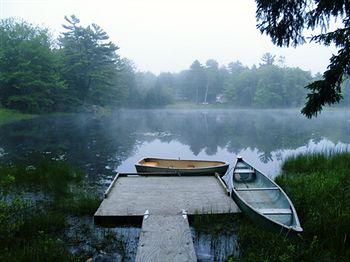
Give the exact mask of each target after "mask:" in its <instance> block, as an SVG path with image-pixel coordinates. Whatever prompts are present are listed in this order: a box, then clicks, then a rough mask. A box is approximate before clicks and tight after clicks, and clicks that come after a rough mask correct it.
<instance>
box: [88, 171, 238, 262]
mask: <svg viewBox="0 0 350 262" xmlns="http://www.w3.org/2000/svg"><path fill="white" fill-rule="evenodd" d="M145 211H147V212H146V213H147V215H145ZM238 212H240V210H239V208H238V206H237V205H236V204H235V202H234V201H233V200H232V198H231V197H230V195H229V190H228V189H227V187H226V185H225V183H224V182H223V180H222V179H221V178H220V177H219V176H218V175H215V176H214V175H203V176H178V175H169V174H163V175H161V174H152V175H150V174H148V175H135V174H117V175H116V177H115V178H114V180H113V182H112V183H111V185H110V186H109V188H108V189H107V191H106V193H105V199H104V200H103V201H102V203H101V205H100V207H99V208H98V210H97V211H96V213H95V215H94V220H95V223H96V224H100V225H104V224H113V223H116V222H121V221H123V222H127V223H129V222H135V221H137V222H140V223H141V221H142V229H141V235H140V240H139V245H138V249H137V255H136V261H197V260H196V254H195V251H194V246H193V241H192V237H191V232H190V228H189V224H188V220H187V215H189V216H192V215H201V214H227V213H238ZM184 214H186V215H184Z"/></svg>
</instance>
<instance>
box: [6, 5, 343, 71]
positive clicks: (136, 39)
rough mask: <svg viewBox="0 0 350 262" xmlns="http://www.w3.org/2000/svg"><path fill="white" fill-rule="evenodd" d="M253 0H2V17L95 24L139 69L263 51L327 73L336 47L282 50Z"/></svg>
mask: <svg viewBox="0 0 350 262" xmlns="http://www.w3.org/2000/svg"><path fill="white" fill-rule="evenodd" d="M255 11H256V4H255V1H254V0H147V1H146V0H69V1H68V0H36V1H34V0H0V17H1V18H7V17H18V18H22V19H24V20H26V21H28V22H31V23H34V24H39V25H42V26H45V27H49V28H51V29H52V31H53V33H54V35H58V34H59V32H61V31H62V24H63V23H64V16H65V15H68V16H69V15H71V14H75V15H76V16H77V17H78V18H79V19H80V20H81V23H82V24H83V25H88V24H91V23H96V24H98V25H99V26H101V27H102V28H103V29H104V30H105V31H106V32H107V33H108V35H109V36H110V38H111V40H112V41H113V42H114V43H115V44H117V45H118V46H119V47H120V50H119V54H120V55H121V56H122V57H126V58H128V59H131V60H132V61H133V62H134V64H135V66H136V68H137V69H138V70H140V71H151V72H153V73H156V74H158V73H160V72H168V71H169V72H179V71H181V70H184V69H187V68H189V66H190V65H191V63H192V62H193V61H194V60H196V59H198V60H199V61H200V62H201V63H205V61H206V60H208V59H215V60H217V61H218V62H219V64H221V65H222V64H228V63H230V62H232V61H236V60H239V61H241V62H242V63H243V64H244V65H247V66H252V65H253V64H256V65H259V62H261V61H260V58H261V56H262V54H264V53H266V52H270V53H273V54H275V55H276V56H277V57H278V56H284V57H285V63H286V65H287V66H293V67H300V68H302V69H304V70H307V71H311V72H312V73H313V74H315V73H317V72H323V71H324V70H325V69H326V68H327V65H328V63H329V58H330V57H331V55H332V53H335V52H336V51H337V50H336V49H335V48H334V47H325V46H322V45H318V44H305V45H303V46H299V47H297V48H278V47H276V46H274V45H273V44H272V42H271V40H270V38H269V37H268V36H266V35H261V33H260V32H259V30H258V29H256V19H255Z"/></svg>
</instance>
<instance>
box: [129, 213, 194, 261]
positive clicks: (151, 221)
mask: <svg viewBox="0 0 350 262" xmlns="http://www.w3.org/2000/svg"><path fill="white" fill-rule="evenodd" d="M144 261H145V262H146V261H174V262H182V261H189V262H190V261H197V257H196V253H195V251H194V246H193V241H192V236H191V231H190V228H189V224H188V221H187V216H182V215H170V216H169V215H154V216H152V215H150V216H148V217H147V218H146V216H145V218H144V219H143V222H142V230H141V235H140V240H139V245H138V249H137V254H136V262H144Z"/></svg>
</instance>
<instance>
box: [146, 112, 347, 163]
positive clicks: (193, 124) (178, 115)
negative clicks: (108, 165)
mask: <svg viewBox="0 0 350 262" xmlns="http://www.w3.org/2000/svg"><path fill="white" fill-rule="evenodd" d="M144 114H146V117H145V118H147V120H148V121H147V122H146V126H143V128H144V130H147V132H151V131H155V128H156V130H157V131H158V132H160V131H161V132H167V133H170V134H172V136H170V137H166V138H160V140H162V141H165V139H167V140H169V139H175V140H178V141H179V142H181V143H183V144H186V145H189V146H190V149H191V150H192V152H193V153H194V154H195V155H197V154H198V153H199V152H200V151H202V150H205V152H206V153H207V154H209V155H213V154H215V153H216V152H217V149H218V147H222V148H223V147H225V148H227V150H229V151H230V152H233V153H238V152H239V151H241V150H242V149H246V148H248V147H250V148H256V149H258V150H259V152H261V154H262V159H264V161H270V160H271V152H273V151H276V150H278V149H294V148H297V147H300V146H303V145H306V144H307V143H308V141H309V140H310V139H313V140H314V141H320V140H321V139H322V137H327V138H328V139H329V140H331V141H333V142H335V143H336V142H338V141H342V142H345V143H348V142H349V136H348V135H347V130H348V129H349V127H348V126H347V124H346V123H347V120H346V118H347V116H346V114H342V113H332V112H329V113H326V112H325V114H324V115H322V116H321V117H320V118H318V119H313V120H308V119H305V118H304V117H302V116H301V115H300V114H299V113H298V112H296V111H278V110H272V111H268V110H263V111H252V110H241V111H240V110H234V111H215V110H214V111H208V112H205V113H203V112H202V111H178V110H176V111H148V112H146V113H144ZM348 118H349V117H348Z"/></svg>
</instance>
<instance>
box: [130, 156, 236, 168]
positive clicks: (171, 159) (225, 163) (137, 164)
mask: <svg viewBox="0 0 350 262" xmlns="http://www.w3.org/2000/svg"><path fill="white" fill-rule="evenodd" d="M145 159H159V160H165V161H189V162H216V163H221V165H217V166H206V167H195V168H188V167H187V168H186V167H181V168H169V167H165V166H147V165H144V164H141V163H140V162H141V161H143V160H145ZM229 165H230V164H229V163H227V162H224V161H216V160H199V159H198V160H193V159H175V158H159V157H144V158H141V159H140V160H139V161H137V162H136V163H135V166H142V167H151V168H158V169H168V170H174V171H175V170H195V171H196V170H203V169H204V170H206V169H213V168H219V167H225V166H227V167H228V166H229Z"/></svg>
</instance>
